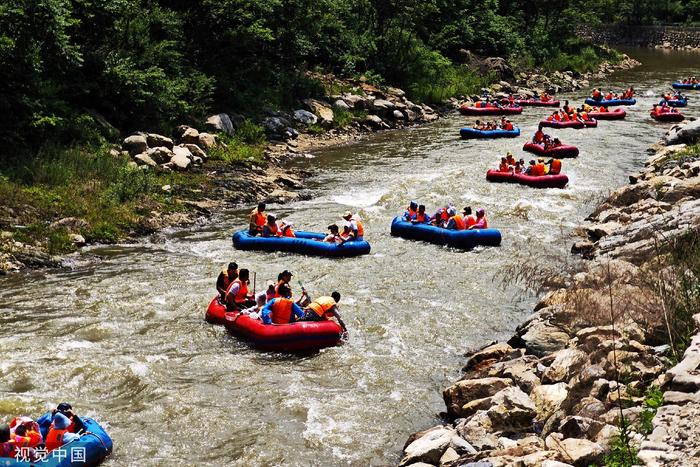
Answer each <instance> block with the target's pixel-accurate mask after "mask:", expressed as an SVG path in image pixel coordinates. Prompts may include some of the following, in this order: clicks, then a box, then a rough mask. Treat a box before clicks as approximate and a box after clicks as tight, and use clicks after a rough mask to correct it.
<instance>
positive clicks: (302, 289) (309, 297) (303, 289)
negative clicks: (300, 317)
mask: <svg viewBox="0 0 700 467" xmlns="http://www.w3.org/2000/svg"><path fill="white" fill-rule="evenodd" d="M299 285H300V286H301V293H302V294H306V303H305V304H303V305H301V306H306V305H308V304H309V303H311V295H309V294H308V293H307V292H306V289H305V288H304V284H302V282H301V281H299Z"/></svg>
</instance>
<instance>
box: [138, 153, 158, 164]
mask: <svg viewBox="0 0 700 467" xmlns="http://www.w3.org/2000/svg"><path fill="white" fill-rule="evenodd" d="M134 160H135V161H136V163H137V164H138V165H146V166H148V167H155V166H157V165H158V164H156V161H154V160H153V159H151V157H150V156H149V155H148V154H146V153H145V152H143V153H141V154H136V155H135V156H134Z"/></svg>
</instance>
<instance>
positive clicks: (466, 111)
mask: <svg viewBox="0 0 700 467" xmlns="http://www.w3.org/2000/svg"><path fill="white" fill-rule="evenodd" d="M459 111H460V112H461V113H462V114H463V115H516V114H521V113H523V108H522V107H519V106H517V105H514V106H507V107H472V106H469V105H463V106H462V107H460V108H459Z"/></svg>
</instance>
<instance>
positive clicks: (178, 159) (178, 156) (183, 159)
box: [170, 146, 192, 170]
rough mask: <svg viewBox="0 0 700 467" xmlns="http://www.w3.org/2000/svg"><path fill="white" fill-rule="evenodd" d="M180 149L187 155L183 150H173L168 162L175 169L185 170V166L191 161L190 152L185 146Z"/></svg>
mask: <svg viewBox="0 0 700 467" xmlns="http://www.w3.org/2000/svg"><path fill="white" fill-rule="evenodd" d="M177 147H178V146H176V148H177ZM182 149H184V150H185V151H187V154H189V157H188V156H187V155H186V154H185V151H175V154H174V155H173V157H172V159H170V163H171V164H172V165H173V168H174V169H176V170H187V168H188V167H189V166H190V164H191V163H192V154H191V153H190V151H189V150H188V149H187V148H182Z"/></svg>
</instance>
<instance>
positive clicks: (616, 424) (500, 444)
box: [400, 121, 700, 467]
mask: <svg viewBox="0 0 700 467" xmlns="http://www.w3.org/2000/svg"><path fill="white" fill-rule="evenodd" d="M698 142H700V121H694V122H690V123H688V124H685V125H682V126H676V127H674V128H673V129H672V130H671V131H670V132H669V133H668V134H667V135H666V136H665V137H664V140H663V141H662V143H660V144H659V145H658V146H656V147H654V148H652V155H651V156H650V157H649V159H648V160H647V162H646V166H645V169H644V170H643V171H642V172H641V173H639V174H634V175H632V176H630V185H627V186H624V187H622V188H620V189H619V190H617V191H615V192H614V193H613V194H612V195H611V196H610V197H609V198H608V199H606V200H605V201H604V202H602V203H601V204H600V205H599V206H598V208H597V209H596V210H595V212H594V213H593V214H592V215H591V216H590V217H589V218H588V219H587V221H586V223H585V224H584V225H582V226H581V230H580V231H581V234H582V235H585V236H586V237H587V238H586V239H585V240H581V241H579V242H576V244H575V245H574V247H573V248H572V250H573V251H574V252H575V253H581V254H583V255H584V257H585V258H586V259H587V261H584V262H583V264H578V265H577V266H576V268H575V269H573V270H571V271H569V272H568V273H566V274H565V275H564V277H563V278H560V280H562V281H563V282H564V283H565V284H566V287H564V288H561V289H558V290H553V291H551V292H550V293H548V294H547V295H546V296H545V297H544V298H543V299H542V300H541V301H540V302H539V303H538V304H537V306H536V307H535V311H534V313H533V314H532V315H531V316H530V317H529V318H528V319H527V320H526V321H525V322H524V323H522V324H521V325H520V326H518V328H517V330H516V333H515V335H514V336H513V337H512V338H511V339H510V340H509V341H508V342H499V343H494V344H491V345H488V346H486V347H484V348H481V349H478V350H475V351H471V352H469V353H468V354H467V355H466V357H467V358H466V362H465V365H464V368H463V375H462V376H461V378H460V379H459V380H458V381H456V382H454V383H453V384H452V385H450V386H449V387H448V388H447V389H445V390H444V393H443V397H444V400H445V405H446V408H447V409H446V412H445V413H444V414H442V416H443V419H444V422H443V423H442V424H440V425H438V426H435V427H432V428H430V429H428V430H425V431H422V432H419V433H416V434H414V435H412V436H411V437H410V438H409V439H408V441H407V442H406V445H405V447H404V451H403V458H402V460H401V463H400V465H402V466H408V465H413V466H416V467H417V466H420V467H426V466H428V465H433V466H474V467H476V466H479V467H497V466H506V465H521V466H547V467H555V466H564V465H574V466H588V465H591V464H594V465H595V464H597V465H601V464H603V463H606V461H607V463H612V462H614V461H615V460H616V459H618V460H619V459H620V458H621V457H622V458H624V459H627V460H628V461H629V462H628V463H625V464H616V465H633V464H645V465H650V466H651V465H679V466H680V465H696V464H698V462H699V460H700V459H699V457H700V455H699V454H698V452H699V451H698V449H697V448H698V445H697V436H695V435H696V434H697V417H698V416H699V415H700V400H698V398H697V397H696V394H695V392H696V391H697V390H698V389H700V379H698V377H697V370H698V368H699V367H700V357H699V356H700V335H697V336H695V337H693V338H692V341H691V340H690V337H691V335H692V334H693V333H694V332H695V329H696V328H697V326H698V323H697V322H696V321H698V318H700V316H697V315H696V316H695V317H694V319H693V316H692V314H693V313H695V312H696V311H697V310H698V303H697V297H696V295H694V294H696V293H697V290H698V287H699V285H698V284H699V283H700V282H699V281H698V280H699V279H698V274H699V273H700V268H698V267H697V265H698V264H700V262H698V255H699V254H700V253H699V252H700V249H699V248H698V246H697V238H698V233H699V231H700V199H699V198H700V150H699V149H698V146H696V144H697V143H698ZM686 342H688V343H690V347H689V348H688V349H687V350H686V351H685V354H684V356H683V348H684V346H685V343H686ZM674 364H675V366H674ZM667 370H668V371H667ZM657 411H658V413H657ZM655 415H656V416H655Z"/></svg>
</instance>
